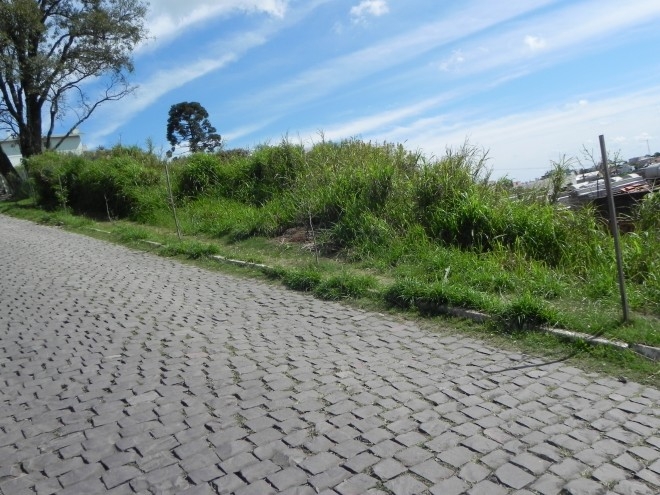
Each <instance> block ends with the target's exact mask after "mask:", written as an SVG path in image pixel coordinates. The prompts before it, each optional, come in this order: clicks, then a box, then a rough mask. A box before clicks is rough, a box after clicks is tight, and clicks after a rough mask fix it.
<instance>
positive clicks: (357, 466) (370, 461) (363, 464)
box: [344, 452, 380, 474]
mask: <svg viewBox="0 0 660 495" xmlns="http://www.w3.org/2000/svg"><path fill="white" fill-rule="evenodd" d="M378 461H380V457H376V456H375V455H372V454H370V453H369V452H362V453H361V454H358V455H356V456H355V457H352V458H350V459H348V460H347V461H346V462H345V463H344V467H345V468H347V469H350V470H351V471H353V472H354V473H356V474H357V473H360V472H362V471H364V470H365V469H367V468H368V467H370V466H373V465H374V464H376V463H377V462H378Z"/></svg>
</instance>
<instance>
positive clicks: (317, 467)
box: [300, 452, 341, 474]
mask: <svg viewBox="0 0 660 495" xmlns="http://www.w3.org/2000/svg"><path fill="white" fill-rule="evenodd" d="M340 463H341V458H339V457H337V456H336V455H335V454H333V453H331V452H321V453H320V454H316V455H313V456H311V457H308V458H307V459H305V460H304V461H303V462H301V463H300V467H302V468H303V469H305V470H306V471H308V472H310V473H311V474H319V473H320V472H322V471H325V470H327V469H330V468H333V467H335V466H338V465H339V464H340Z"/></svg>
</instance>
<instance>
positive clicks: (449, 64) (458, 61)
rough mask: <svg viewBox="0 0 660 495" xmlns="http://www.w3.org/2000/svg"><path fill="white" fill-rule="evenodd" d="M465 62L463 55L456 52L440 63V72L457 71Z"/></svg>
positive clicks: (458, 51)
mask: <svg viewBox="0 0 660 495" xmlns="http://www.w3.org/2000/svg"><path fill="white" fill-rule="evenodd" d="M464 62H465V57H464V56H463V53H462V52H461V51H460V50H454V51H453V52H452V54H451V55H450V56H449V57H448V58H447V59H445V60H443V61H442V62H440V70H441V71H443V72H450V71H455V70H458V69H460V67H461V65H463V63H464Z"/></svg>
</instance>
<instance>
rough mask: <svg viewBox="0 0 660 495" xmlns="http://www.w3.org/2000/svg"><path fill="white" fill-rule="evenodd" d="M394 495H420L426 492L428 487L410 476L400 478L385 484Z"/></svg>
mask: <svg viewBox="0 0 660 495" xmlns="http://www.w3.org/2000/svg"><path fill="white" fill-rule="evenodd" d="M385 486H386V487H387V489H388V490H390V491H391V492H392V493H393V494H394V495H418V494H420V493H422V492H423V491H425V490H426V485H425V484H424V483H422V482H421V481H419V480H416V479H415V478H413V477H412V476H410V475H404V476H399V477H398V478H395V479H393V480H390V481H388V482H387V483H385Z"/></svg>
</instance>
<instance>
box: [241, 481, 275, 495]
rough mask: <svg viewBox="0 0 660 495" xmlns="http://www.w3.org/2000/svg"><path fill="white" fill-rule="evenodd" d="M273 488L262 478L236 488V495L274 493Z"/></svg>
mask: <svg viewBox="0 0 660 495" xmlns="http://www.w3.org/2000/svg"><path fill="white" fill-rule="evenodd" d="M275 493H276V491H275V489H274V488H273V487H272V486H270V485H269V484H268V483H266V482H265V481H264V480H259V481H256V482H254V483H251V484H249V485H247V486H244V487H241V488H239V489H238V490H236V492H235V494H236V495H274V494H275Z"/></svg>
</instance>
